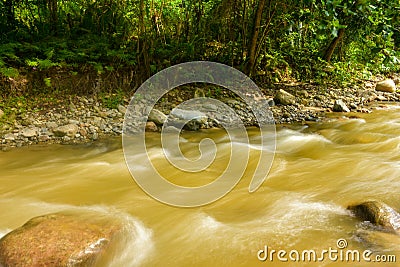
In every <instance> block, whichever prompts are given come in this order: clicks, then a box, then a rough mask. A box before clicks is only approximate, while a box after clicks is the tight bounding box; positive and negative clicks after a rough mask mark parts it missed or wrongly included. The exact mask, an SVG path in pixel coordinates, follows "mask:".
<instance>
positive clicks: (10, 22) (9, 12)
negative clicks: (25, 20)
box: [4, 0, 15, 29]
mask: <svg viewBox="0 0 400 267" xmlns="http://www.w3.org/2000/svg"><path fill="white" fill-rule="evenodd" d="M4 5H5V7H6V14H5V15H6V18H7V26H8V27H11V28H12V29H13V28H14V22H15V16H14V8H13V0H6V1H5V2H4Z"/></svg>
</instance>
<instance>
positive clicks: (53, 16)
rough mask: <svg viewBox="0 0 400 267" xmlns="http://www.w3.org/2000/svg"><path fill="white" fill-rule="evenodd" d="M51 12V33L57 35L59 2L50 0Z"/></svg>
mask: <svg viewBox="0 0 400 267" xmlns="http://www.w3.org/2000/svg"><path fill="white" fill-rule="evenodd" d="M47 4H48V8H49V12H50V30H51V33H52V34H54V35H57V28H58V27H57V24H58V5H57V0H48V2H47Z"/></svg>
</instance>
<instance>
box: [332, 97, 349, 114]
mask: <svg viewBox="0 0 400 267" xmlns="http://www.w3.org/2000/svg"><path fill="white" fill-rule="evenodd" d="M333 111H335V112H350V109H349V108H348V107H347V106H346V104H345V103H344V102H343V100H341V99H339V100H335V104H334V105H333Z"/></svg>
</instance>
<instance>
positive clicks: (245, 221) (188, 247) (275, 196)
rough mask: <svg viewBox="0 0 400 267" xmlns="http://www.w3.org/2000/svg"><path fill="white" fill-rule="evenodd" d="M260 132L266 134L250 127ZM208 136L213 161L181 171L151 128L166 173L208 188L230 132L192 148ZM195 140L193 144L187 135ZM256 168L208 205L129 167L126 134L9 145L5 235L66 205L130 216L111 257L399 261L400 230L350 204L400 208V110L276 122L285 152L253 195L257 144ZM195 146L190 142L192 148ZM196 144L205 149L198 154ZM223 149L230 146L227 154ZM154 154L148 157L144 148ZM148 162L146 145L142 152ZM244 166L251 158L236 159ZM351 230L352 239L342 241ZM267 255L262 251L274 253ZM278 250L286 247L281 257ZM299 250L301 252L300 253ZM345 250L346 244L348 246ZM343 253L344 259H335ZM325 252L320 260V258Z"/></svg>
mask: <svg viewBox="0 0 400 267" xmlns="http://www.w3.org/2000/svg"><path fill="white" fill-rule="evenodd" d="M249 136H250V139H251V140H252V142H254V143H257V140H258V139H259V135H258V131H257V130H256V129H249ZM204 137H210V138H212V139H214V140H215V142H216V143H217V148H218V153H219V155H220V157H219V158H218V157H217V159H216V162H215V164H213V165H212V166H213V167H212V169H209V170H205V171H204V172H202V173H201V174H194V176H190V177H189V176H188V174H185V175H182V173H179V172H178V171H176V170H174V169H171V168H170V166H169V165H168V162H167V161H163V160H161V159H159V155H161V154H162V150H161V148H160V146H159V135H158V134H151V135H148V137H147V144H148V147H149V151H151V152H150V155H151V157H152V159H153V160H154V162H155V165H157V168H158V169H159V170H160V173H163V175H166V176H168V177H167V178H168V179H169V180H171V181H173V182H175V183H177V184H182V185H185V186H198V185H201V184H206V183H208V182H210V181H211V180H212V179H214V178H215V177H218V175H219V174H220V173H221V172H222V171H223V170H224V168H225V164H226V161H224V160H223V159H224V158H225V155H226V154H227V153H229V151H225V150H228V149H229V146H227V145H226V144H227V142H228V141H229V140H228V138H227V136H225V132H224V131H222V130H211V131H207V132H201V133H184V134H183V135H182V140H183V141H184V143H185V144H186V145H185V144H184V145H182V150H183V152H184V153H187V155H188V156H189V157H190V156H191V155H192V154H193V155H194V156H195V154H196V153H197V152H196V151H195V150H193V145H196V144H197V143H198V141H200V140H201V139H202V138H204ZM188 144H192V145H188ZM251 149H252V152H251V157H252V158H250V163H249V165H248V168H247V170H246V172H245V175H244V177H243V179H242V180H241V182H240V183H239V184H238V185H237V186H236V187H235V188H234V190H233V191H232V192H230V193H229V194H228V195H227V196H225V197H224V198H222V199H220V200H219V201H217V202H215V203H213V204H210V205H207V206H203V207H200V208H175V207H172V206H167V205H164V204H161V203H159V202H157V201H155V200H154V199H152V198H150V197H149V196H147V195H146V194H145V193H144V192H143V191H142V190H141V189H140V188H139V187H138V185H137V184H136V183H135V182H134V180H133V179H132V178H131V176H130V173H129V172H128V170H127V167H126V165H125V161H124V156H123V152H122V148H121V139H120V138H116V139H109V140H105V141H103V142H97V143H95V144H91V145H78V146H76V145H74V146H58V145H52V146H32V147H27V148H20V149H14V150H11V151H8V152H3V153H1V154H0V165H1V177H0V181H1V187H0V212H1V220H0V236H1V235H4V234H6V233H7V232H8V231H10V230H11V229H14V228H16V227H18V226H20V225H22V224H23V223H24V222H25V221H27V220H28V219H29V218H31V217H34V216H38V215H42V214H45V213H49V212H55V211H61V210H71V209H73V210H77V211H79V210H82V211H85V210H88V209H89V210H97V211H99V212H103V213H106V214H111V215H113V216H116V217H118V216H119V217H120V218H121V219H123V220H125V222H126V225H127V229H128V230H129V233H130V235H128V236H126V238H125V239H124V240H120V246H119V247H118V248H117V249H115V250H114V251H113V252H110V255H108V259H107V260H106V262H103V263H101V264H100V265H101V266H398V265H399V261H400V253H399V252H400V238H399V237H397V236H394V235H392V234H388V233H384V232H376V231H372V228H373V227H371V226H370V225H368V224H366V223H361V222H359V221H358V220H356V219H355V218H353V217H351V216H350V214H349V213H348V212H347V211H346V206H347V205H349V204H352V203H356V202H360V201H365V200H369V199H377V200H383V201H385V202H386V203H388V204H389V205H391V206H393V207H394V208H396V209H400V199H399V197H398V196H399V192H400V182H399V179H400V153H399V152H400V109H399V108H398V107H397V108H396V107H392V108H390V109H385V110H377V111H375V112H374V113H372V114H363V115H361V116H360V117H359V118H353V119H345V118H335V117H332V119H331V120H330V121H327V122H324V123H314V124H310V125H307V126H300V125H299V126H291V127H278V129H277V150H276V155H275V159H274V162H273V165H272V169H271V172H270V174H269V176H268V179H267V180H266V181H265V182H264V183H263V185H262V186H261V188H260V189H259V190H258V191H256V192H255V193H252V194H249V193H248V189H247V187H248V184H249V182H250V179H251V177H250V176H251V170H252V169H254V168H255V166H256V164H257V160H256V157H257V146H254V145H253V146H252V147H251ZM185 150H186V151H185ZM193 151H195V152H193ZM221 155H222V156H221ZM143 156H144V155H143ZM138 157H139V158H138V160H137V162H138V164H140V155H138ZM238 164H241V162H238ZM339 239H345V240H346V241H347V247H346V248H338V245H337V241H338V240H339ZM265 248H267V249H268V258H267V259H266V261H260V260H259V259H258V257H257V254H259V256H260V257H261V258H262V257H265V253H264V251H262V252H260V250H265ZM329 249H331V250H337V251H338V252H337V253H336V254H332V255H331V256H332V257H331V258H332V259H330V258H329V255H328V254H327V253H326V254H324V260H322V261H318V262H312V263H310V262H305V263H304V262H303V263H302V262H293V261H292V260H291V259H289V253H292V254H291V255H292V256H293V257H295V255H296V254H294V253H295V252H293V251H294V250H296V251H298V252H299V253H300V260H301V253H302V252H303V251H304V250H315V251H316V253H317V257H318V258H319V259H320V258H321V253H322V251H323V250H329ZM367 249H370V250H371V251H373V254H372V256H370V257H369V258H370V259H371V260H374V259H375V255H378V254H382V255H396V256H397V263H385V264H377V263H376V262H370V263H366V262H363V260H362V259H361V262H359V263H357V262H352V263H346V258H345V256H343V257H342V259H341V256H340V252H342V253H346V251H347V250H358V251H359V252H360V254H361V257H362V253H363V251H365V250H367ZM271 250H285V251H286V252H287V254H286V255H283V258H286V259H288V262H281V261H280V260H279V259H278V258H277V254H276V253H275V254H272V256H273V258H272V259H271V257H270V256H271V255H270V253H271ZM291 251H292V252H291ZM343 255H345V254H343ZM335 257H337V259H336V260H335ZM317 260H318V259H317Z"/></svg>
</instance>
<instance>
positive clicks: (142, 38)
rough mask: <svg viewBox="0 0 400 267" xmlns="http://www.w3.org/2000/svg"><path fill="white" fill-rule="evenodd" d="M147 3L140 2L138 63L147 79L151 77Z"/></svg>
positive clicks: (141, 0) (142, 0)
mask: <svg viewBox="0 0 400 267" xmlns="http://www.w3.org/2000/svg"><path fill="white" fill-rule="evenodd" d="M145 12H146V10H145V3H144V0H140V2H139V32H140V34H139V38H138V39H139V40H138V62H139V63H140V64H139V65H142V66H143V71H144V73H143V75H144V76H145V79H147V78H148V77H150V63H149V54H148V50H149V48H148V43H147V40H146V25H145V22H144V15H145Z"/></svg>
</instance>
